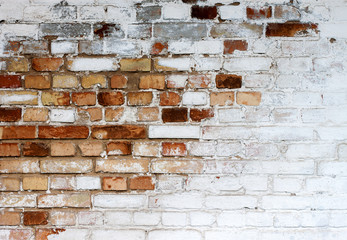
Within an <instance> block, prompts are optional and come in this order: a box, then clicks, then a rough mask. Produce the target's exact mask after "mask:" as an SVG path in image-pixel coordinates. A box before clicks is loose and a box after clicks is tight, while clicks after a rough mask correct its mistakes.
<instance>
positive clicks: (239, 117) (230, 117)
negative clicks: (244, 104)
mask: <svg viewBox="0 0 347 240" xmlns="http://www.w3.org/2000/svg"><path fill="white" fill-rule="evenodd" d="M218 117H219V121H220V122H221V123H231V122H240V121H243V120H244V119H245V116H244V113H243V111H242V109H241V108H229V109H219V110H218Z"/></svg>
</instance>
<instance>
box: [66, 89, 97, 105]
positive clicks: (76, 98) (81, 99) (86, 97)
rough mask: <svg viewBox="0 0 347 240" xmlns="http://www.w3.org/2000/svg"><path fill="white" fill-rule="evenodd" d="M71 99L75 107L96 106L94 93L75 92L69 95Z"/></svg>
mask: <svg viewBox="0 0 347 240" xmlns="http://www.w3.org/2000/svg"><path fill="white" fill-rule="evenodd" d="M71 99H72V102H73V103H74V104H76V105H77V106H92V105H95V104H96V94H95V92H76V93H72V94H71Z"/></svg>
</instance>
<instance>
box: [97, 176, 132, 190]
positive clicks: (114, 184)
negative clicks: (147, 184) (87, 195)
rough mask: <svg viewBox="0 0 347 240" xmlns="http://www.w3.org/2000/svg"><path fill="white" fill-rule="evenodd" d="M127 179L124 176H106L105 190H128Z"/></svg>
mask: <svg viewBox="0 0 347 240" xmlns="http://www.w3.org/2000/svg"><path fill="white" fill-rule="evenodd" d="M127 188H128V186H127V179H126V178H124V177H104V178H103V180H102V189H103V190H105V191H126V190H127Z"/></svg>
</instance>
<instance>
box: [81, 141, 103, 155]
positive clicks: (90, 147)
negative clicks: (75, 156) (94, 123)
mask: <svg viewBox="0 0 347 240" xmlns="http://www.w3.org/2000/svg"><path fill="white" fill-rule="evenodd" d="M78 147H79V149H80V151H81V154H82V156H90V157H91V156H95V157H97V156H100V155H101V153H102V152H103V151H104V145H103V144H102V142H83V143H80V144H78Z"/></svg>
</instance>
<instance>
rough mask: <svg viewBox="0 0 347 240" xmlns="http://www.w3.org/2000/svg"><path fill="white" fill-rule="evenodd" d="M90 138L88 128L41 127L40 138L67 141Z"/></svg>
mask: <svg viewBox="0 0 347 240" xmlns="http://www.w3.org/2000/svg"><path fill="white" fill-rule="evenodd" d="M88 136H89V129H88V127H86V126H60V127H55V126H39V138H48V139H50V138H52V139H67V138H87V137H88Z"/></svg>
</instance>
